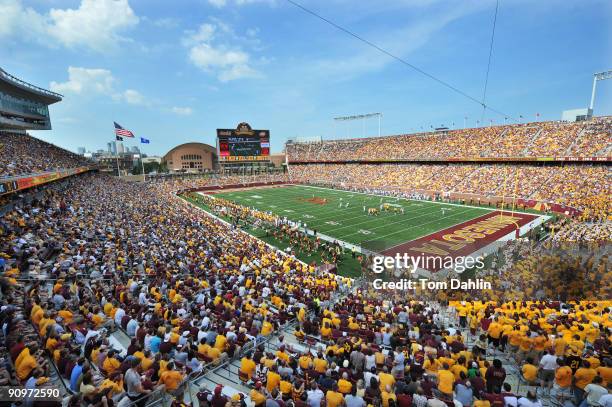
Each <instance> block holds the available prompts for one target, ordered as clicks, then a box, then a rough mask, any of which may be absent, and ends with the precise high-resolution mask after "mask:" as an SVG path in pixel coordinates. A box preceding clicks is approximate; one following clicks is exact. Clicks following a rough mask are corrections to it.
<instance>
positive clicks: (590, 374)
mask: <svg viewBox="0 0 612 407" xmlns="http://www.w3.org/2000/svg"><path fill="white" fill-rule="evenodd" d="M595 376H597V371H596V370H595V369H592V368H586V367H581V368H579V369H578V370H576V373H574V380H575V383H576V387H578V388H579V389H583V390H584V387H585V386H586V385H587V384H589V383H591V382H592V381H593V378H594V377H595Z"/></svg>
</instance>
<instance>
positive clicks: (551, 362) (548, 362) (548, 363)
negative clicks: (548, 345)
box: [540, 354, 558, 370]
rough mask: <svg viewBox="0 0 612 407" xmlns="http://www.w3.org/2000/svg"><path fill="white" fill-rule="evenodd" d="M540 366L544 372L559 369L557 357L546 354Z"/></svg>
mask: <svg viewBox="0 0 612 407" xmlns="http://www.w3.org/2000/svg"><path fill="white" fill-rule="evenodd" d="M540 366H541V367H542V369H544V370H555V369H557V367H558V366H557V357H556V356H555V355H550V354H546V355H544V356H543V357H542V359H540Z"/></svg>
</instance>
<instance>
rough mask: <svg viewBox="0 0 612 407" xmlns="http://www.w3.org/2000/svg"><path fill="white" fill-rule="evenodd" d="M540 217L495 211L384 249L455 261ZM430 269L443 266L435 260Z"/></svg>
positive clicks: (390, 253) (394, 253) (394, 254)
mask: <svg viewBox="0 0 612 407" xmlns="http://www.w3.org/2000/svg"><path fill="white" fill-rule="evenodd" d="M537 217H538V216H536V215H530V214H526V213H516V212H515V213H511V212H505V211H504V212H503V213H502V212H501V211H494V212H491V213H487V214H485V215H482V216H479V217H477V218H474V219H472V220H469V221H467V222H463V223H460V224H458V225H455V226H452V227H450V228H447V229H443V230H440V231H438V232H435V233H432V234H430V235H427V236H423V237H421V238H419V239H415V240H411V241H409V242H406V243H401V244H399V245H397V246H393V247H390V248H389V249H386V250H385V251H383V252H382V254H383V255H385V256H396V255H397V254H399V255H400V256H403V255H404V253H406V254H408V255H409V256H430V257H433V258H440V260H442V259H445V258H446V259H448V258H449V257H450V258H452V259H453V260H454V259H456V258H458V257H463V256H467V255H470V254H472V253H474V252H475V251H477V250H479V249H482V248H483V247H485V246H487V245H489V244H491V243H492V242H494V241H496V240H498V239H500V238H501V237H503V236H505V235H507V234H508V233H512V232H513V231H515V230H517V225H518V226H519V227H521V226H523V225H526V224H527V223H529V222H531V221H532V220H534V219H536V218H537ZM431 263H435V264H433V265H432V264H430V266H429V267H423V268H425V269H427V270H429V271H433V272H435V271H438V270H440V269H441V268H442V267H439V266H438V265H439V264H440V263H442V262H441V261H432V262H431Z"/></svg>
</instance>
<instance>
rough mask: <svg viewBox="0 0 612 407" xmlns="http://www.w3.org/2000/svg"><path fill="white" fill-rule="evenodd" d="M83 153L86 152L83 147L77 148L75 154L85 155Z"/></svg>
mask: <svg viewBox="0 0 612 407" xmlns="http://www.w3.org/2000/svg"><path fill="white" fill-rule="evenodd" d="M85 151H86V150H85V147H79V148H77V153H78V154H79V155H85Z"/></svg>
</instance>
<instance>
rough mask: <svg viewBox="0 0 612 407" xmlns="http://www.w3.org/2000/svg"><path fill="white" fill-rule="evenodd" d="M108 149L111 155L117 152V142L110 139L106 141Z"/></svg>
mask: <svg viewBox="0 0 612 407" xmlns="http://www.w3.org/2000/svg"><path fill="white" fill-rule="evenodd" d="M106 151H107V152H108V153H109V154H111V155H115V154H117V146H115V142H113V141H110V142H108V143H106Z"/></svg>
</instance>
